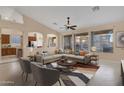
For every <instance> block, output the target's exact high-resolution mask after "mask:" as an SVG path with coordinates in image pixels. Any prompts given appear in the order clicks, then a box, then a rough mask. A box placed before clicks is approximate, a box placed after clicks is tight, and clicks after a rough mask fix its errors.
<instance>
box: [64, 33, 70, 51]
mask: <svg viewBox="0 0 124 93" xmlns="http://www.w3.org/2000/svg"><path fill="white" fill-rule="evenodd" d="M64 49H72V35H67V36H64Z"/></svg>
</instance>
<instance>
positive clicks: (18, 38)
mask: <svg viewBox="0 0 124 93" xmlns="http://www.w3.org/2000/svg"><path fill="white" fill-rule="evenodd" d="M11 41H12V43H13V44H21V36H20V35H14V36H12V38H11Z"/></svg>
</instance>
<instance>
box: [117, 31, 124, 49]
mask: <svg viewBox="0 0 124 93" xmlns="http://www.w3.org/2000/svg"><path fill="white" fill-rule="evenodd" d="M116 47H118V48H124V31H120V32H117V33H116Z"/></svg>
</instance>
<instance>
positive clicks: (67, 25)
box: [64, 17, 77, 30]
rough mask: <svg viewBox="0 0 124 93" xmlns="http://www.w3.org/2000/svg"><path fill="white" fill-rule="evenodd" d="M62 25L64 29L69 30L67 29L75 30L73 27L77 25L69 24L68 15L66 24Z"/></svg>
mask: <svg viewBox="0 0 124 93" xmlns="http://www.w3.org/2000/svg"><path fill="white" fill-rule="evenodd" d="M64 26H65V28H66V30H69V29H71V30H76V28H75V27H77V25H70V17H67V24H66V25H64Z"/></svg>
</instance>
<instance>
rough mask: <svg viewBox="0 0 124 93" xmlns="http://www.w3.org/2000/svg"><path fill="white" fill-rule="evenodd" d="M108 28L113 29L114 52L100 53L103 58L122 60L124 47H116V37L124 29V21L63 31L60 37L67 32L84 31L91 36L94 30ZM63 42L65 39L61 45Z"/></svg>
mask: <svg viewBox="0 0 124 93" xmlns="http://www.w3.org/2000/svg"><path fill="white" fill-rule="evenodd" d="M108 29H113V33H114V35H113V41H114V42H113V48H114V52H113V53H99V56H100V58H101V59H109V60H117V61H120V59H121V58H124V48H117V47H116V39H115V38H116V32H118V31H124V22H115V23H110V24H105V25H100V26H94V27H87V28H81V29H79V30H77V31H72V32H65V33H62V34H61V36H60V37H62V36H63V35H67V34H76V33H83V32H88V33H89V36H90V34H91V32H92V31H101V30H108ZM62 42H63V41H61V46H63V44H62Z"/></svg>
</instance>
